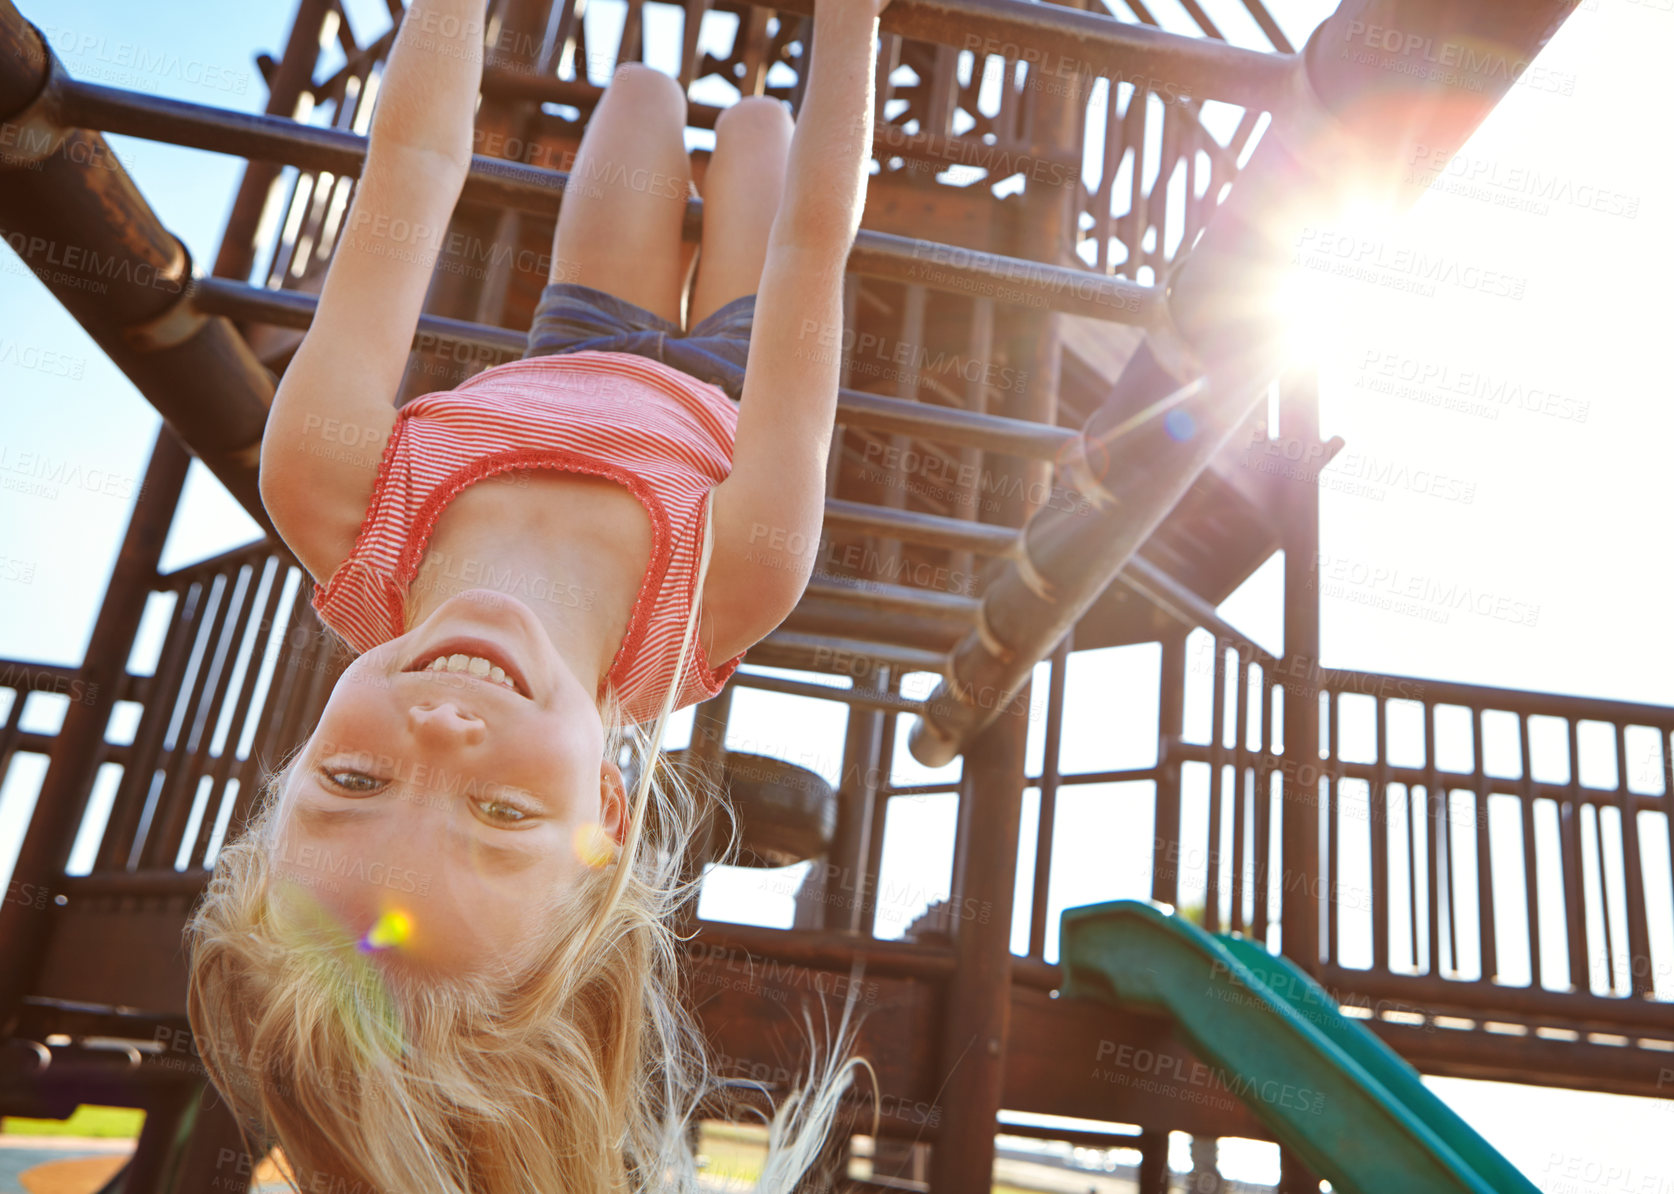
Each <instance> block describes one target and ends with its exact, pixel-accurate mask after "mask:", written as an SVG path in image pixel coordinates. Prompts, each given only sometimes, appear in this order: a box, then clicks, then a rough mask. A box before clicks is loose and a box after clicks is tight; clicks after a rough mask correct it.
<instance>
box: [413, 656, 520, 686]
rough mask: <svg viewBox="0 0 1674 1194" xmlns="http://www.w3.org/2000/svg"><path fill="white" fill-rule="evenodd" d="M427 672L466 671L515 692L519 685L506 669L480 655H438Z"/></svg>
mask: <svg viewBox="0 0 1674 1194" xmlns="http://www.w3.org/2000/svg"><path fill="white" fill-rule="evenodd" d="M424 670H425V671H427V672H464V673H465V674H466V675H470V676H476V677H478V678H480V679H484V680H492V681H493V682H494V683H496V684H500V685H503V686H505V687H506V688H509V689H511V690H512V691H513V692H516V691H517V685H516V684H515V683H514V682H513V681H512V679H511V677H510V676H508V675H506V669H505V668H503V667H500V666H499V665H498V664H496V663H493V662H491V661H490V660H487V659H484V658H483V657H482V656H480V655H463V654H461V655H438V656H436V658H435V659H432V660H431V661H430V662H429V663H428V664H427V665H426V666H425V668H424Z"/></svg>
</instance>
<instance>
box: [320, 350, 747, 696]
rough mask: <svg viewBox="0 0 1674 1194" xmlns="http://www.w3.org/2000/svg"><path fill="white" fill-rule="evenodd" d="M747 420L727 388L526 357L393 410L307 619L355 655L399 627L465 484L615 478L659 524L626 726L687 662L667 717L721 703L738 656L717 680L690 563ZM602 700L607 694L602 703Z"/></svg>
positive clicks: (640, 614) (624, 686)
mask: <svg viewBox="0 0 1674 1194" xmlns="http://www.w3.org/2000/svg"><path fill="white" fill-rule="evenodd" d="M737 429H738V411H737V408H736V407H735V406H734V405H733V403H732V400H731V399H730V398H728V397H727V396H726V394H725V392H724V391H722V390H721V389H720V387H718V386H714V385H710V384H708V383H706V382H700V381H698V380H697V379H696V378H694V377H691V376H690V375H688V374H686V373H683V372H681V371H680V370H678V369H675V368H673V367H672V366H669V365H664V364H662V363H661V362H659V361H653V360H650V359H649V358H647V357H642V356H636V355H633V354H630V353H621V352H596V351H591V350H589V351H582V352H570V353H563V354H561V355H558V356H547V357H532V358H528V359H526V360H521V361H512V362H510V363H508V364H505V365H500V366H497V367H495V368H493V369H488V370H486V371H484V372H482V373H479V374H477V375H476V376H475V377H472V378H470V379H469V380H468V381H466V382H465V383H464V384H463V385H461V386H460V387H459V388H458V389H456V390H450V391H446V392H442V393H436V394H426V395H424V396H422V397H419V398H415V399H413V400H412V401H411V402H409V403H407V405H405V406H403V407H402V408H401V409H400V411H399V412H397V415H396V420H395V427H394V429H393V430H392V431H391V432H390V439H389V443H388V444H387V445H385V448H384V455H383V459H382V461H381V462H380V463H379V466H378V477H377V481H376V483H375V485H374V487H373V491H372V501H371V503H370V505H369V506H368V507H367V510H366V517H365V519H364V520H363V521H362V523H361V528H360V534H359V536H358V537H357V539H356V541H355V546H354V550H353V551H352V552H351V553H350V554H349V557H348V559H346V560H345V561H344V562H343V564H342V565H341V566H340V567H339V568H338V569H337V571H336V572H334V573H333V574H332V576H331V579H330V580H329V581H328V582H327V583H326V584H325V585H324V586H323V587H322V588H321V589H320V590H319V591H318V592H317V593H316V594H315V596H314V608H315V609H317V610H318V611H319V613H320V616H321V617H322V618H323V619H324V620H325V622H326V624H327V625H328V626H330V627H331V628H332V629H333V630H334V631H336V632H337V633H338V634H339V635H341V636H342V637H343V639H344V640H345V641H346V642H348V644H349V646H350V647H352V648H353V649H354V650H355V651H356V652H363V651H366V650H369V649H370V648H372V647H374V646H376V645H378V644H379V643H383V642H387V641H389V640H390V639H392V638H395V637H398V636H399V635H401V634H403V633H404V632H405V630H406V619H405V608H406V598H407V590H408V587H409V586H410V585H411V584H412V581H413V578H414V577H415V576H416V575H417V574H418V570H419V565H420V564H421V562H422V561H423V558H424V552H425V545H426V544H427V543H428V542H429V539H430V535H431V532H432V531H433V530H434V529H435V526H436V522H437V520H438V519H439V518H440V517H441V515H442V512H443V510H445V509H446V507H447V505H448V503H449V502H450V501H452V500H453V499H454V498H455V497H456V496H457V495H458V494H459V493H460V492H461V491H462V490H464V489H465V488H466V487H467V486H469V485H472V484H474V483H476V482H478V481H481V480H484V479H485V478H488V477H492V476H494V475H496V474H498V473H504V472H509V471H512V470H515V469H531V468H549V469H556V470H558V471H561V472H570V473H590V474H593V475H597V476H604V477H610V478H613V479H615V480H616V481H617V482H618V483H619V484H621V485H623V486H625V487H626V488H627V489H628V490H629V491H630V492H632V493H633V495H634V496H635V497H636V498H638V499H639V501H640V504H641V505H643V506H644V507H645V510H646V513H648V514H649V515H650V516H651V527H652V535H653V545H652V549H651V561H650V564H649V566H648V567H647V569H646V573H645V579H644V580H643V581H642V582H641V584H640V589H639V593H638V595H637V596H636V598H635V600H634V605H633V611H632V613H631V615H630V617H629V621H628V631H627V634H626V636H625V637H624V638H623V640H622V644H621V646H620V647H618V648H617V651H616V654H615V656H614V657H613V658H612V660H611V664H610V670H609V672H608V673H607V674H606V677H605V680H604V685H606V686H611V685H613V686H614V687H615V688H616V691H617V692H618V693H619V694H620V696H621V698H622V703H623V708H624V711H625V714H626V716H628V717H630V718H633V719H634V720H636V721H641V722H646V721H650V720H651V719H654V718H655V717H656V716H657V714H658V712H659V711H660V710H661V708H662V704H663V699H664V697H665V696H666V695H667V692H668V687H669V684H670V683H671V682H672V680H673V678H674V670H675V665H676V663H677V662H678V660H679V658H680V652H681V650H682V649H684V650H685V652H686V671H685V679H684V681H683V682H682V684H681V688H680V693H679V695H678V696H677V697H676V699H675V703H674V708H675V709H681V708H684V707H685V706H687V705H690V704H694V703H695V702H697V701H701V700H704V699H706V698H708V697H712V696H714V695H715V694H716V693H718V692H719V691H720V690H721V686H722V684H723V683H725V681H726V679H727V677H728V676H730V675H731V674H732V673H733V671H734V670H735V669H736V668H737V667H738V664H739V662H740V661H741V660H742V659H743V658H744V655H743V653H742V652H740V653H739V654H738V655H737V656H736V657H734V658H732V659H729V660H727V661H726V662H725V663H723V664H721V665H720V666H719V667H716V668H713V669H711V668H710V667H709V666H708V663H707V661H706V660H705V659H704V651H703V646H702V642H703V635H702V634H701V624H702V612H701V610H700V612H699V616H698V620H697V623H696V624H694V625H693V627H692V633H691V635H690V637H689V638H686V639H685V640H684V642H682V634H683V633H684V631H685V629H686V626H687V621H688V615H689V614H690V613H691V609H692V603H693V602H694V601H696V600H697V599H698V595H697V593H696V587H697V584H696V582H697V567H698V560H699V552H700V551H701V549H702V544H703V538H702V536H703V534H704V531H705V523H706V519H707V511H708V495H709V493H710V491H711V490H712V489H713V488H714V487H715V486H716V485H717V484H719V483H720V482H721V481H723V480H725V479H726V477H727V474H728V473H730V472H731V470H732V447H733V440H734V437H735V435H736V432H737ZM603 695H604V688H603V687H601V688H600V691H599V693H598V696H599V697H601V698H602V697H603Z"/></svg>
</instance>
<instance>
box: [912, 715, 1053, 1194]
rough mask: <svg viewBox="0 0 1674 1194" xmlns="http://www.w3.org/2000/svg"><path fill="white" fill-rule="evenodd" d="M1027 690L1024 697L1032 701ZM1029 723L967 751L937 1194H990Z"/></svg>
mask: <svg viewBox="0 0 1674 1194" xmlns="http://www.w3.org/2000/svg"><path fill="white" fill-rule="evenodd" d="M1028 693H1029V688H1028V686H1027V685H1025V686H1024V688H1023V690H1022V692H1021V693H1020V694H1019V698H1018V699H1019V700H1020V701H1023V702H1027V700H1028ZM1028 732H1029V722H1028V719H1027V718H1024V717H1017V716H1013V715H1010V714H1007V715H1002V716H1001V717H1000V718H998V719H997V720H996V721H995V722H994V723H993V724H992V725H990V726H989V727H988V728H987V729H985V730H984V731H983V732H982V733H981V734H980V735H979V736H978V737H977V740H976V742H975V743H973V744H972V746H971V749H970V750H968V751H967V752H966V753H965V771H964V780H963V782H962V783H961V784H960V791H959V828H958V845H957V847H956V853H955V856H954V867H953V898H952V899H951V900H950V901H949V903H950V904H951V906H952V907H953V908H955V909H961V908H973V909H978V910H980V911H979V912H978V913H977V915H975V916H972V917H970V918H969V919H967V918H965V917H963V916H955V917H954V920H953V928H954V936H953V952H954V958H955V963H954V971H953V975H952V977H951V978H950V979H949V982H948V988H947V1014H946V1019H945V1020H944V1022H943V1023H944V1028H943V1031H942V1041H941V1054H942V1061H941V1067H940V1069H941V1073H940V1076H939V1078H938V1081H937V1085H938V1088H939V1089H940V1090H941V1092H942V1093H941V1096H940V1098H939V1102H940V1103H941V1112H942V1127H941V1135H940V1136H939V1137H938V1138H937V1140H936V1144H935V1148H934V1152H933V1154H932V1157H931V1165H930V1188H931V1190H933V1191H934V1192H935V1194H987V1192H988V1190H989V1189H990V1188H991V1186H992V1184H993V1170H994V1127H995V1122H996V1116H997V1114H998V1112H999V1110H1000V1095H1001V1091H1002V1089H1003V1085H1004V1078H1005V1056H1006V1044H1007V1039H1008V1035H1009V1029H1010V1020H1011V910H1012V892H1013V891H1014V890H1015V888H1016V882H1017V830H1018V825H1019V823H1020V820H1021V817H1022V812H1023V750H1024V745H1025V743H1026V742H1027V739H1028Z"/></svg>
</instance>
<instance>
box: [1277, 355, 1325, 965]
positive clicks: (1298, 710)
mask: <svg viewBox="0 0 1674 1194" xmlns="http://www.w3.org/2000/svg"><path fill="white" fill-rule="evenodd" d="M1318 394H1319V382H1318V378H1317V376H1316V375H1315V374H1313V373H1312V372H1304V371H1300V370H1299V371H1296V372H1293V373H1290V374H1287V375H1286V377H1285V378H1284V380H1283V382H1282V383H1281V395H1282V402H1283V409H1282V412H1281V414H1280V420H1281V422H1280V426H1279V430H1280V432H1281V433H1282V434H1283V437H1284V438H1285V439H1287V440H1297V441H1299V442H1301V443H1302V444H1303V445H1304V448H1306V447H1307V446H1309V445H1313V444H1316V443H1318V441H1319V406H1318ZM1282 538H1283V543H1284V550H1285V654H1284V660H1283V661H1282V663H1281V667H1282V669H1283V673H1284V674H1283V683H1284V689H1285V766H1284V796H1283V809H1284V826H1283V829H1282V831H1281V839H1280V840H1281V844H1282V849H1283V852H1284V856H1283V858H1282V859H1281V868H1280V872H1279V874H1280V892H1281V895H1280V912H1279V926H1280V933H1281V934H1282V937H1283V941H1282V945H1283V951H1282V952H1283V953H1284V956H1285V957H1287V958H1289V959H1290V960H1291V961H1293V962H1295V963H1296V964H1297V965H1298V966H1300V967H1302V969H1303V970H1306V971H1308V972H1309V973H1310V974H1314V973H1318V971H1319V961H1320V935H1319V930H1320V918H1319V901H1318V899H1316V898H1315V896H1314V894H1313V892H1314V882H1315V880H1316V879H1318V877H1319V869H1320V855H1319V815H1320V796H1319V775H1320V766H1319V691H1320V684H1319V677H1320V672H1319V586H1318V585H1317V584H1315V583H1314V580H1315V577H1314V561H1315V560H1316V558H1317V556H1318V553H1319V488H1318V484H1317V478H1313V477H1305V478H1303V479H1302V480H1301V481H1300V482H1299V483H1297V484H1295V485H1292V486H1290V487H1289V493H1287V494H1286V498H1285V512H1284V530H1283V532H1282Z"/></svg>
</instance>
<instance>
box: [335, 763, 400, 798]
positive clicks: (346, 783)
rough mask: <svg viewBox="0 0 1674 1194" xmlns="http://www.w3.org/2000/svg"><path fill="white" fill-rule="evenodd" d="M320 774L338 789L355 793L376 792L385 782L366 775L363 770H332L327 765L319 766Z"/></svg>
mask: <svg viewBox="0 0 1674 1194" xmlns="http://www.w3.org/2000/svg"><path fill="white" fill-rule="evenodd" d="M320 774H321V775H322V776H324V777H325V780H326V782H327V783H329V784H330V785H331V786H332V787H334V788H336V789H338V790H339V791H342V792H353V793H355V794H357V795H365V794H366V793H368V792H376V791H378V790H379V789H380V788H382V787H383V786H384V784H385V782H386V781H384V780H381V779H379V778H377V777H376V776H373V775H367V774H366V773H365V772H364V771H350V770H334V769H332V768H329V767H322V768H320Z"/></svg>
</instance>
